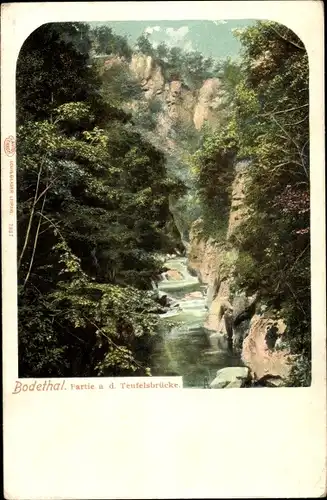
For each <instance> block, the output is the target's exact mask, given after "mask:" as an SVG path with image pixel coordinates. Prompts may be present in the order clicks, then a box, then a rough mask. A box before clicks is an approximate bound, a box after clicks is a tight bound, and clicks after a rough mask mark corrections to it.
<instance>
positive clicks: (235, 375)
mask: <svg viewBox="0 0 327 500" xmlns="http://www.w3.org/2000/svg"><path fill="white" fill-rule="evenodd" d="M250 385H251V376H250V370H249V369H248V368H247V367H244V366H235V367H229V368H222V369H221V370H218V371H217V375H216V378H215V379H214V380H213V381H212V382H211V384H210V388H211V389H232V388H238V389H240V388H241V387H246V386H250Z"/></svg>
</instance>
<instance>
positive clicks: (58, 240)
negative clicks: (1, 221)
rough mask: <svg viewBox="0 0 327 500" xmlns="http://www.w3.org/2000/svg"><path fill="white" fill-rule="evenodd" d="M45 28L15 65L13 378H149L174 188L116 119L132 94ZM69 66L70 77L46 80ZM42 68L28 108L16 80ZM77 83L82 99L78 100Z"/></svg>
mask: <svg viewBox="0 0 327 500" xmlns="http://www.w3.org/2000/svg"><path fill="white" fill-rule="evenodd" d="M41 28H42V29H40V30H37V31H36V32H34V33H33V34H32V35H31V39H28V40H27V42H26V46H25V44H24V46H23V48H22V50H21V54H20V58H19V61H18V65H17V90H18V92H17V93H18V108H19V110H20V112H19V115H18V116H19V120H18V141H17V142H18V166H17V170H18V183H17V191H18V192H17V195H18V210H17V224H18V269H19V274H18V279H19V297H18V300H19V360H20V361H19V362H20V365H19V373H20V376H49V375H52V376H94V375H108V374H114V375H118V374H120V375H122V374H133V373H138V374H150V372H149V368H148V366H147V359H146V356H147V354H146V353H147V343H148V340H147V339H148V337H150V336H151V335H152V334H153V333H154V331H155V329H156V324H157V318H156V313H157V312H158V310H159V309H160V308H159V306H158V304H156V302H155V301H154V299H153V298H152V291H150V290H152V283H153V282H154V281H156V280H158V279H159V274H160V271H161V265H162V264H161V262H160V261H159V260H158V259H157V257H156V256H155V255H156V254H157V253H162V252H171V251H173V248H175V245H176V234H174V235H173V234H172V232H173V231H172V227H171V222H172V217H171V214H170V212H169V197H170V196H171V195H174V194H177V193H178V192H179V191H180V189H181V186H180V184H179V183H178V182H174V181H173V180H172V179H171V178H169V177H168V175H167V171H166V165H165V158H164V155H163V154H162V153H161V152H159V151H158V150H157V149H156V148H154V147H153V146H152V145H151V144H150V143H148V142H147V141H145V140H144V138H142V136H141V135H140V134H139V133H138V132H137V131H136V130H135V129H134V128H133V126H132V124H131V123H130V122H129V121H128V116H127V115H126V113H125V112H123V111H122V110H121V109H120V108H119V106H120V105H121V103H122V101H123V98H124V96H125V97H126V96H127V94H128V93H129V89H128V88H127V89H122V88H119V89H117V87H116V88H115V87H114V84H112V85H111V83H112V82H111V79H110V78H109V77H108V75H106V76H107V77H108V79H107V81H106V77H105V78H104V80H103V81H101V78H98V72H97V68H96V67H91V68H90V67H89V66H90V65H89V61H88V58H87V57H86V56H85V55H83V54H82V53H81V51H80V50H79V49H78V48H77V47H76V45H74V44H73V43H71V42H68V41H67V40H68V39H70V38H71V27H69V30H68V31H67V33H66V32H65V29H64V27H63V25H58V28H56V25H52V26H51V27H50V32H49V31H48V30H47V28H46V27H41ZM36 42H38V44H39V48H38V49H37V50H36V52H35V53H34V52H31V48H33V47H36V45H37V44H36ZM74 43H75V42H74ZM86 45H87V43H86ZM57 46H59V47H60V51H59V50H58V51H57ZM115 50H116V49H115ZM50 54H52V58H53V59H52V61H51V65H50V66H49V65H47V62H49V55H50ZM81 54H82V55H83V57H82V55H81ZM66 58H69V60H70V68H71V71H69V72H68V73H67V71H64V70H63V71H62V73H61V74H59V73H58V72H56V71H55V72H54V73H52V72H51V71H52V67H54V68H57V62H58V67H60V60H61V59H62V60H66ZM57 60H58V61H57ZM22 61H24V65H23V63H22ZM37 65H38V66H39V67H40V68H43V71H42V72H41V73H40V74H39V76H38V78H39V81H38V86H37V89H36V94H35V97H36V101H35V102H37V103H39V105H38V106H36V107H34V108H32V107H31V103H30V102H29V100H28V97H29V96H31V92H32V88H31V87H30V86H29V85H25V82H24V78H23V75H25V74H27V73H28V74H29V72H30V71H32V70H33V69H34V68H35V67H36V66H37ZM62 69H63V68H62ZM82 74H84V75H85V86H86V87H87V85H89V88H88V91H87V92H86V93H85V94H83V95H80V94H78V93H77V92H76V89H77V87H78V86H79V85H80V83H81V82H80V78H81V77H82ZM119 75H120V77H121V78H122V80H121V81H123V76H122V74H121V73H119ZM119 75H117V74H116V73H115V76H117V77H118V76H119ZM81 81H82V80H81ZM106 83H107V84H108V85H111V87H110V91H111V93H109V91H108V86H107V87H106V92H107V93H106V99H104V96H103V95H101V92H102V91H103V84H104V85H106ZM129 83H131V85H134V83H133V82H127V85H128V84H129ZM49 88H50V89H53V90H55V89H56V90H57V93H56V94H55V96H54V98H53V99H52V98H51V94H50V99H49V94H48V89H49ZM33 95H34V94H33ZM77 96H80V97H81V98H80V99H77ZM141 345H142V349H141V348H140V346H141Z"/></svg>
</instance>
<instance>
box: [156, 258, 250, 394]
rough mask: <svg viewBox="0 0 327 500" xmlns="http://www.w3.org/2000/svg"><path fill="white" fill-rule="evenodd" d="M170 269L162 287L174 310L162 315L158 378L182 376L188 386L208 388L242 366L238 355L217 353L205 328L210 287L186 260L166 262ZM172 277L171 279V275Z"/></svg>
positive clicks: (224, 351) (157, 357)
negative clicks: (222, 370)
mask: <svg viewBox="0 0 327 500" xmlns="http://www.w3.org/2000/svg"><path fill="white" fill-rule="evenodd" d="M164 265H165V267H166V268H167V269H168V270H169V271H168V272H167V273H164V275H163V279H162V281H160V282H159V284H158V289H159V294H160V295H161V296H163V295H167V298H168V301H169V302H170V307H169V309H168V311H167V312H166V313H165V314H161V315H160V332H159V334H158V341H157V342H156V344H155V346H154V351H153V353H152V356H151V371H152V374H153V375H154V376H156V375H157V376H160V375H161V376H174V375H178V376H182V377H183V385H184V387H194V388H206V387H207V386H208V383H210V382H211V381H212V380H213V379H214V378H215V376H216V372H217V370H219V369H220V368H225V367H227V366H242V362H241V360H240V359H239V357H238V356H235V355H233V354H232V353H231V352H230V351H228V350H217V348H216V347H213V346H212V345H211V343H210V333H212V332H208V331H207V330H206V329H205V328H204V326H203V325H204V323H205V319H206V316H207V314H208V308H207V298H206V288H207V287H206V286H205V285H201V284H200V282H199V280H198V278H197V277H194V276H192V275H191V274H190V273H189V271H188V269H187V259H186V257H175V258H172V259H169V260H167V261H166V262H165V264H164ZM167 275H168V276H167Z"/></svg>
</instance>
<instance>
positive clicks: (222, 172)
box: [192, 127, 237, 238]
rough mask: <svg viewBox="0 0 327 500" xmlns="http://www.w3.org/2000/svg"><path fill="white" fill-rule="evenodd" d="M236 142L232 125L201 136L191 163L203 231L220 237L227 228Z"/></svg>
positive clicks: (208, 234)
mask: <svg viewBox="0 0 327 500" xmlns="http://www.w3.org/2000/svg"><path fill="white" fill-rule="evenodd" d="M236 146H237V142H236V139H235V135H234V131H233V129H232V127H229V128H226V129H224V130H223V131H216V132H214V133H213V134H209V135H207V136H206V137H205V138H204V141H203V144H202V147H201V148H200V149H199V150H198V151H197V152H196V153H195V154H194V155H193V158H192V166H193V171H194V173H195V175H196V179H197V185H198V197H199V200H200V204H201V207H202V217H203V221H204V222H203V232H204V234H206V235H207V236H211V237H214V238H218V237H219V238H221V236H222V232H225V231H226V229H227V223H228V216H229V209H230V197H231V183H232V180H233V178H234V160H235V154H236Z"/></svg>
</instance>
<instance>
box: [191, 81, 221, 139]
mask: <svg viewBox="0 0 327 500" xmlns="http://www.w3.org/2000/svg"><path fill="white" fill-rule="evenodd" d="M219 91H220V82H219V80H218V78H209V79H208V80H205V81H204V83H203V85H202V87H201V89H200V91H199V96H198V100H197V103H196V105H195V108H194V115H193V123H194V126H195V128H196V129H197V130H200V129H201V128H202V126H203V124H204V122H205V121H209V123H210V122H212V121H213V120H214V119H215V117H216V113H215V111H216V110H217V108H218V106H219V104H220V96H219Z"/></svg>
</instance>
